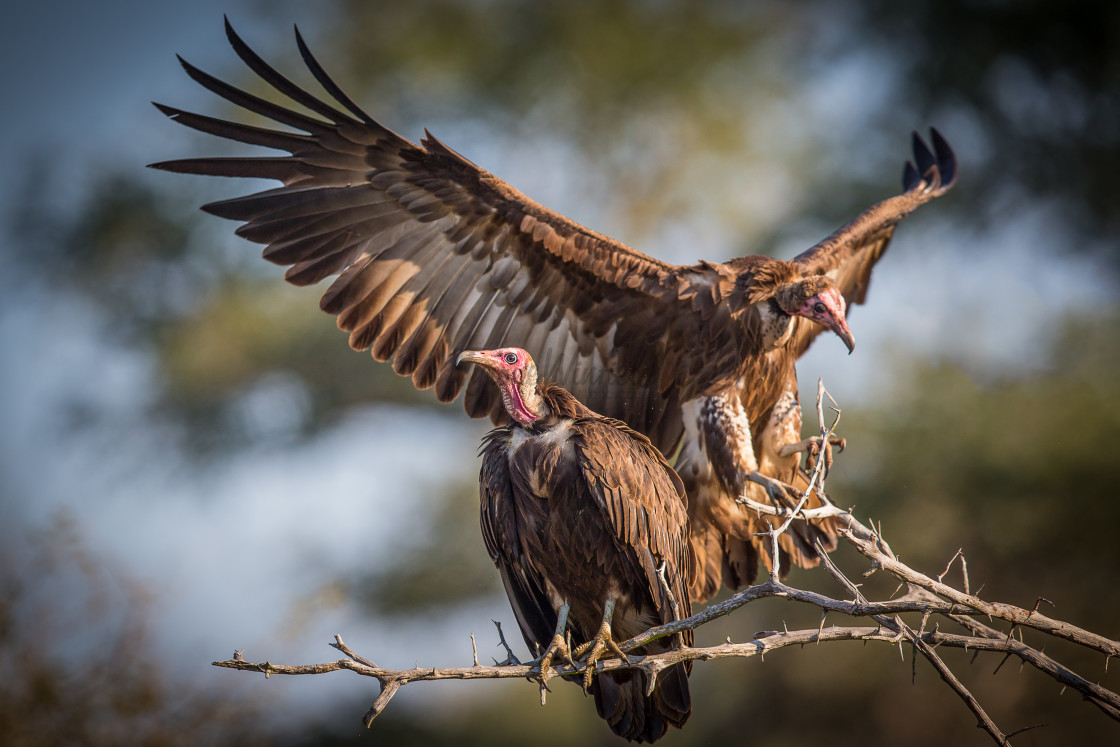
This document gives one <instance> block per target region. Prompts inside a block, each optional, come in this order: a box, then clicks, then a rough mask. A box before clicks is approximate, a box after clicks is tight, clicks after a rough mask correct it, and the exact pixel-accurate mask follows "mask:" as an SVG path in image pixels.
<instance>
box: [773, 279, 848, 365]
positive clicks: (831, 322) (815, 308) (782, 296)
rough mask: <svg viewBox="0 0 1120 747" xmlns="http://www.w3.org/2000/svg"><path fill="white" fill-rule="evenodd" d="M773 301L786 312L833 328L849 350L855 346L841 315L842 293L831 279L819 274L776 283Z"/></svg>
mask: <svg viewBox="0 0 1120 747" xmlns="http://www.w3.org/2000/svg"><path fill="white" fill-rule="evenodd" d="M774 301H775V302H777V304H778V308H780V309H781V310H782V311H784V312H785V313H787V314H789V315H790V316H803V317H805V318H806V319H809V320H810V321H814V322H816V323H818V324H821V325H823V326H824V327H826V328H828V329H830V330H832V331H833V332H835V333H836V336H837V337H839V338H840V339H841V340H842V341H843V342H844V346H845V347H847V348H848V352H849V353H850V352H852V351H853V350H854V349H855V347H856V338H855V336H854V335H852V330H851V329H850V328H849V327H848V320H847V319H846V318H845V311H846V304H845V303H844V296H843V294H841V293H840V290H839V289H838V288H837V287H836V285H835V283H833V282H832V281H831V280H829V279H828V278H826V277H824V276H823V275H812V276H810V277H807V278H802V279H801V280H797V281H794V282H792V283H788V284H786V285H782V286H780V287H779V288H778V289H777V290H776V291H775V292H774Z"/></svg>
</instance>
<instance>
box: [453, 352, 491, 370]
mask: <svg viewBox="0 0 1120 747" xmlns="http://www.w3.org/2000/svg"><path fill="white" fill-rule="evenodd" d="M463 363H477V364H479V365H480V366H486V367H487V368H493V366H494V362H493V361H491V360H490V358H489V356H487V355H486V353H485V352H483V351H481V350H464V351H463V352H461V353H459V355H458V356H456V357H455V365H456V366H461V365H462V364H463Z"/></svg>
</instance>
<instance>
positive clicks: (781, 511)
mask: <svg viewBox="0 0 1120 747" xmlns="http://www.w3.org/2000/svg"><path fill="white" fill-rule="evenodd" d="M826 397H827V398H828V400H829V401H830V402H832V410H833V412H834V413H835V417H834V418H833V421H832V424H831V425H830V426H828V427H825V425H824V423H825V418H824V412H823V402H824V399H825V398H826ZM839 417H840V410H839V409H838V408H837V407H836V406H835V402H834V401H833V400H832V397H831V396H829V395H828V392H827V391H826V390H825V389H824V386H823V384H820V383H818V388H817V418H818V422H819V423H820V424H821V425H820V440H819V441H818V442H817V443H818V445H819V449H820V451H819V454H818V458H817V459H816V460H815V463H814V465H813V470H812V474H811V481H810V484H809V487H808V488H807V489H806V491H805V492H804V493H803V494H802V495H801V496H800V500H799V501H798V502H797V504H796V505H795V506H794V507H792V508H787V507H785V506H781V505H778V506H775V505H769V504H764V503H758V502H756V501H753V500H750V499H749V498H747V497H743V498H742V499H741V500H740V503H742V504H743V505H745V506H747V507H748V508H750V509H751V510H754V511H757V512H758V513H759V514H764V515H769V516H773V517H775V518H776V519H778V520H781V523H780V524H779V525H777V526H773V527H771V529H770V531H769V532H768V534H769V536H770V552H771V555H772V558H771V560H772V565H771V568H778V567H780V566H779V563H778V558H779V552H780V549H779V543H778V538H779V537H780V536H781V534H782V533H784V532H785V531H787V530H788V529H789V527H790V526H791V525H792V523H793V522H794V521H818V520H820V519H825V518H839V519H840V520H841V521H842V522H843V523H844V525H845V528H844V529H843V530H841V532H840V536H841V537H842V538H843V539H844V540H845V541H846V543H847V544H848V545H850V546H851V547H853V548H854V549H855V550H856V552H858V553H859V554H860V555H862V556H864V557H865V558H867V559H868V560H869V561H871V566H870V569H869V570H868V571H867V572H866V573H865V575H871V574H872V573H874V572H876V571H880V570H881V571H884V572H885V573H888V574H890V575H891V576H893V577H895V578H897V579H898V580H899V582H900V586H899V589H901V588H902V587H905V588H906V593H905V594H903V595H901V596H897V597H893V598H891V599H888V600H886V601H870V600H868V599H867V598H866V597H865V596H864V594H863V592H862V591H860V588H859V586H858V585H857V584H855V583H853V582H852V581H851V580H850V579H849V578H848V577H847V576H846V575H844V573H842V572H841V571H840V570H839V569H838V568H837V567H836V565H835V564H834V563H833V562H832V560H831V558H830V557H829V556H828V555H827V554H826V553H824V551H823V549H822V548H820V547H818V548H817V551H818V554H819V555H820V558H821V561H822V564H823V565H824V567H825V569H826V570H827V571H828V573H829V574H830V575H831V576H832V577H833V578H834V579H835V580H836V581H837V583H838V584H839V585H840V587H841V588H842V589H843V590H844V592H845V594H847V595H849V596H850V597H851V598H850V600H844V599H838V598H833V597H829V596H826V595H824V594H820V593H817V592H813V591H807V590H803V589H798V588H796V587H792V586H789V585H787V584H785V583H784V582H783V581H782V580H781V579H779V578H778V577H777V575H776V574H771V576H770V578H769V579H768V580H766V581H765V582H763V583H760V584H757V585H754V586H750V587H748V588H746V589H743V590H742V591H740V592H739V593H737V594H735V595H733V596H731V597H729V598H728V599H726V600H724V601H722V602H719V603H717V604H712V605H709V606H708V607H705V608H704V609H702V610H700V611H699V612H697V613H696V614H694V615H692V616H691V617H687V618H684V619H680V620H676V621H674V622H672V623H668V624H666V625H661V626H658V627H655V628H651V629H650V630H647V631H646V632H644V633H642V634H640V635H638V636H635V637H634V638H631V639H630V640H628V641H625V642H623V643H622V644H620V647H621V648H622V650H623V651H626V652H629V651H632V650H634V649H636V648H639V647H641V646H644V645H645V644H647V643H649V642H651V641H654V640H656V639H658V638H663V637H665V636H670V635H675V634H677V633H679V632H681V631H683V630H695V629H697V628H699V627H700V626H702V625H704V624H706V623H709V622H711V621H712V620H715V619H716V618H719V617H723V616H725V615H728V614H730V613H731V612H733V611H734V610H736V609H738V608H739V607H742V606H744V605H746V604H749V603H750V602H753V601H755V600H757V599H762V598H766V597H780V598H783V599H788V600H790V601H792V602H800V603H802V604H807V605H810V606H813V607H817V608H818V609H820V610H821V621H820V625H819V626H818V627H816V628H813V629H805V630H793V631H790V630H783V631H780V632H774V631H767V632H764V633H757V634H755V637H754V638H753V639H752V640H750V641H747V642H745V643H732V642H731V641H730V639H728V640H727V641H726V642H724V643H722V644H720V645H717V646H709V647H701V648H679V649H675V650H672V651H668V652H665V653H661V654H657V655H650V656H629V657H628V661H625V662H624V661H621V660H619V659H617V658H616V659H610V660H601V661H599V662H598V663H597V664H596V667H595V668H596V671H597V672H602V671H607V670H612V669H619V668H627V667H629V668H635V669H641V670H642V671H643V672H645V674H646V676H647V677H649V678H651V681H652V677H653V676H654V675H656V674H657V672H659V671H661V670H662V669H664V668H665V667H668V666H672V665H673V664H676V663H678V662H681V661H685V660H693V661H696V660H699V661H707V660H709V659H723V658H731V657H737V658H749V657H752V656H759V657H762V656H765V654H766V653H767V652H769V651H774V650H777V649H781V648H786V647H788V646H804V645H805V644H808V643H813V644H820V643H822V642H832V641H864V642H867V641H875V642H881V643H886V644H888V645H894V646H898V647H899V649H900V652H901V650H902V647H903V646H910V647H911V648H912V649H913V650H914V651H915V652H916V653H917V654H920V655H921V656H922V657H923V658H925V659H926V660H927V661H929V663H930V664H931V665H932V666H933V668H934V670H935V671H937V673H938V675H939V676H940V677H941V678H942V680H944V681H945V683H946V684H947V685H949V687H950V688H951V689H952V690H953V691H954V692H955V693H956V694H957V695H958V697H960V698H961V700H962V701H963V702H964V703H965V705H966V706H967V707H968V708H969V710H971V711H972V713H973V714H974V715H975V716H976V719H977V726H979V727H980V728H982V729H984V730H985V731H986V732H987V733H988V734H989V735H990V736H991V738H992V739H993V740H994V741H995V742H996V743H997V744H1001V745H1006V744H1010V741H1009V739H1010V737H1011V736H1013V735H1014V734H1017V733H1019V732H1022V731H1024V730H1026V729H1029V728H1033V727H1031V726H1027V727H1024V728H1023V729H1019V730H1017V731H1015V732H1012V733H1010V734H1008V733H1004V732H1003V731H1001V730H1000V729H999V727H998V726H997V725H996V724H995V722H994V721H993V720H992V718H991V717H990V716H989V715H988V714H987V713H986V712H985V710H984V708H983V707H982V706H981V704H980V703H979V701H977V699H976V698H975V697H974V696H973V695H972V693H971V692H969V690H968V689H967V688H966V687H965V686H964V684H963V683H961V682H960V680H959V679H957V677H956V676H955V675H954V674H953V672H952V671H951V670H950V669H949V667H948V665H946V664H945V662H944V660H943V659H942V658H941V657H940V656H939V655H938V653H937V649H938V648H939V647H942V648H959V649H964V650H972V651H975V652H981V651H990V652H994V653H1001V654H1003V656H1004V659H1006V658H1008V657H1012V656H1014V657H1017V658H1018V659H1019V660H1020V661H1022V662H1023V663H1024V664H1030V665H1031V666H1033V667H1034V668H1035V669H1037V670H1038V671H1040V672H1042V673H1044V674H1046V675H1047V676H1049V677H1051V678H1053V679H1054V680H1055V681H1057V682H1059V683H1061V685H1062V686H1063V689H1064V688H1066V687H1070V688H1073V689H1075V690H1077V691H1078V692H1080V693H1081V694H1082V696H1083V698H1084V699H1085V700H1088V701H1089V702H1090V703H1092V704H1093V705H1095V706H1097V708H1099V709H1100V710H1101V711H1103V712H1104V713H1105V714H1106V715H1108V716H1109V717H1111V718H1112V719H1113V720H1115V721H1117V722H1120V695H1118V694H1117V693H1116V692H1114V691H1112V690H1109V689H1107V688H1105V687H1103V686H1101V685H1099V684H1097V683H1095V682H1091V681H1089V680H1087V679H1086V678H1084V677H1082V676H1081V675H1079V674H1077V673H1076V672H1074V671H1072V670H1071V669H1069V668H1068V667H1066V666H1064V665H1062V664H1061V663H1060V662H1059V661H1057V660H1056V659H1054V658H1052V657H1051V656H1048V655H1047V654H1045V653H1043V652H1042V650H1041V649H1037V648H1034V647H1033V646H1030V645H1028V644H1026V643H1024V642H1023V640H1022V634H1021V631H1022V629H1031V630H1034V631H1037V632H1039V633H1041V634H1045V635H1047V636H1052V637H1054V638H1059V639H1061V640H1064V641H1068V642H1070V643H1072V644H1075V645H1078V646H1081V647H1083V648H1086V649H1089V650H1090V651H1093V652H1096V653H1099V654H1102V655H1103V656H1104V666H1105V669H1107V666H1108V660H1109V659H1110V658H1112V657H1114V656H1117V657H1120V641H1115V640H1110V639H1108V638H1105V637H1104V636H1101V635H1098V634H1096V633H1093V632H1091V631H1088V630H1084V629H1082V628H1079V627H1077V626H1075V625H1071V624H1070V623H1067V622H1064V621H1061V620H1057V619H1054V618H1052V617H1049V616H1047V615H1044V614H1043V613H1041V612H1039V611H1038V607H1039V604H1040V603H1041V602H1043V601H1045V600H1042V599H1040V600H1039V601H1038V602H1036V603H1035V605H1034V607H1033V608H1031V609H1024V608H1021V607H1017V606H1015V605H1011V604H1004V603H1000V602H989V601H986V600H982V599H980V598H979V596H977V595H975V594H972V593H970V592H969V582H968V569H967V565H966V563H965V558H964V555H963V553H962V552H961V551H960V550H958V551H957V553H956V554H955V555H954V556H953V558H952V559H951V560H950V561H949V564H948V565H947V566H946V568H945V570H944V571H942V573H941V574H940V575H938V576H936V577H935V578H931V577H930V576H927V575H925V574H923V573H921V572H919V571H916V570H914V569H913V568H911V567H909V566H907V565H906V564H905V563H902V562H901V561H900V560H899V559H898V557H897V556H896V555H895V554H894V552H893V551H892V550H891V548H890V546H889V545H888V544H887V542H886V541H885V540H884V539H883V537H882V534H881V532H880V531H876V530H875V529H873V528H871V527H868V526H866V525H864V524H862V523H860V522H859V521H857V520H856V518H855V517H854V516H853V515H852V513H851V511H846V510H843V509H841V508H838V507H837V506H835V505H833V504H832V503H831V502H829V501H828V499H827V498H825V496H824V479H825V476H826V474H827V463H826V462H827V460H826V458H825V453H824V451H825V449H826V448H827V444H828V443H829V439H831V438H832V437H833V432H834V430H835V428H836V424H837V422H838V421H839ZM750 479H751V480H752V481H753V482H757V483H759V484H761V485H763V486H764V487H766V488H767V490H769V491H770V492H771V494H774V491H775V490H782V491H784V494H786V495H795V494H796V492H795V491H794V489H793V488H791V487H789V486H787V485H784V484H783V483H779V482H777V481H775V480H772V479H771V478H768V477H766V476H764V475H761V474H758V473H755V474H753V475H751V477H750ZM814 490H816V491H817V494H818V496H819V498H820V500H821V503H822V506H821V507H819V508H812V509H806V508H805V507H804V506H805V504H806V502H807V501H808V498H809V496H810V494H811V492H812V491H814ZM957 560H959V561H960V567H961V575H962V580H963V591H962V590H960V589H957V588H954V587H952V586H950V585H948V584H946V583H945V582H944V580H943V579H944V577H945V576H946V575H947V574H948V573H949V571H950V569H951V568H952V566H953V565H954V564H955V563H956V561H957ZM892 596H893V595H892ZM829 613H837V614H842V615H846V616H848V617H852V618H868V619H869V620H870V621H872V622H874V623H875V624H874V625H873V626H832V625H829V626H826V625H825V620H826V618H827V616H828V614H829ZM906 613H913V614H918V615H920V618H919V619H920V622H919V623H918V624H917V626H913V625H910V624H907V623H906V622H904V621H903V620H902V618H901V615H903V614H906ZM978 618H987V623H994V624H999V623H1000V622H1002V623H1006V624H1008V626H1009V627H1008V629H1007V630H1005V631H1001V630H999V629H997V628H995V627H992V626H991V625H989V624H987V623H986V622H981V621H980V619H978ZM931 621H933V622H932V625H931ZM937 621H944V622H947V623H952V624H953V626H954V627H958V628H960V629H962V630H963V631H964V632H963V633H948V632H942V631H941V630H940V628H939V625H938V622H937ZM495 625H497V627H498V636H499V639H500V645H502V646H503V647H504V649H505V652H506V658H505V660H503V661H502V662H497V661H495V662H494V664H493V665H492V666H487V665H482V664H480V663H479V661H478V651H477V647H476V646H475V643H474V636H473V634H472V635H471V649H472V655H473V664H472V665H471V666H469V667H430V668H427V667H425V668H420V667H419V666H417V667H414V668H412V669H385V668H383V667H380V666H378V665H377V664H375V663H374V662H373V661H371V660H369V659H367V658H364V657H362V656H359V655H358V654H356V653H355V652H354V651H352V650H351V649H350V648H349V647H348V646H347V645H346V644H345V643H344V642H343V640H342V638H341V637H340V636H335V641H334V642H333V643H331V644H330V645H331V646H333V647H334V648H336V649H338V650H339V651H341V652H342V653H343V654H344V655H345V658H342V659H338V660H337V661H330V662H325V663H322V664H308V665H281V664H272V663H271V662H267V661H266V662H263V663H254V662H248V661H245V659H244V658H243V657H242V656H241V652H240V651H238V652H236V653H235V654H234V656H233V658H232V659H229V660H227V661H216V662H213V664H214V666H218V667H226V668H230V669H240V670H243V671H250V672H258V673H263V674H264V675H265V676H266V677H268V676H270V675H273V674H285V675H299V674H323V673H325V672H335V671H340V670H349V671H352V672H355V673H356V674H359V675H362V676H365V677H372V678H374V679H376V680H377V681H378V682H379V683H380V685H381V692H380V694H379V695H378V697H377V698H376V700H375V701H374V703H373V705H372V706H371V707H370V708H369V710H368V711H367V712H366V714H365V717H364V719H363V720H364V723H365V724H366V726H369V725H370V724H371V723H372V722H373V720H374V719H375V718H376V717H377V716H378V714H380V713H381V712H382V711H383V710H384V709H385V707H386V706H387V705H388V704H389V701H390V700H392V698H393V696H394V695H395V694H396V693H397V691H398V690H400V688H401V687H403V686H404V685H407V684H409V683H411V682H422V681H432V680H468V679H510V678H517V679H521V678H527V679H530V680H536V681H539V680H540V678H541V674H542V673H541V672H540V668H539V665H538V663H537V661H533V662H529V663H527V664H523V663H521V662H519V661H518V659H517V657H516V656H514V654H513V651H512V650H511V649H510V647H509V645H508V644H507V643H506V641H505V636H504V634H503V633H502V629H501V625H500V624H499V623H497V622H495ZM1017 631H1018V632H1019V633H1020V635H1019V637H1016V636H1015V635H1014V634H1015V633H1016V632H1017ZM584 668H585V665H583V664H582V663H580V662H577V663H576V665H575V666H574V667H573V666H572V665H570V664H566V663H560V662H556V663H554V664H553V666H552V669H553V671H554V672H555V674H556V675H557V676H560V677H571V676H575V675H580V674H582V672H583V670H584Z"/></svg>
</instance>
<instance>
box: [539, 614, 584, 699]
mask: <svg viewBox="0 0 1120 747" xmlns="http://www.w3.org/2000/svg"><path fill="white" fill-rule="evenodd" d="M568 610H569V606H568V603H567V602H565V603H564V604H563V605H562V606H561V607H560V609H559V610H557V612H556V633H555V635H553V636H552V642H551V643H549V644H548V648H546V649H545V650H544V654H543V655H541V657H540V658H539V659H537V660H536V661H537V663H538V664H539V668H540V675H539V679H540V683H541V687H543V688H545V689H546V690H547V689H548V681H549V680H550V679H552V677H553V675H550V674H549V673H548V672H549V670H550V669H551V668H552V660H553V658H555V657H556V655H557V654H560V655H561V656H563V657H564V660H565V661H567V662H568V664H570V665H571V667H572V669H577V668H578V665H577V664H576V663H575V661H574V660H573V659H572V650H571V649H570V648H569V647H568V643H567V641H566V640H565V638H564V631H565V629H566V628H567V627H568Z"/></svg>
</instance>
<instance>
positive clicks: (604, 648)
mask: <svg viewBox="0 0 1120 747" xmlns="http://www.w3.org/2000/svg"><path fill="white" fill-rule="evenodd" d="M613 614H614V599H608V600H607V603H606V605H605V609H604V613H603V624H602V625H600V626H599V632H598V633H596V634H595V637H594V638H592V639H591V640H590V641H587V642H586V643H583V644H580V646H579V647H578V648H576V650H575V655H576V658H579V657H582V656H583V655H584V654H585V653H586V654H587V658H586V659H584V667H585V668H584V670H583V691H584V692H585V693H586V692H587V691H588V690H590V689H591V680H592V679H593V678H594V677H595V665H596V664H597V663H598V662H599V660H600V659H602V658H603V654H605V653H608V652H609V653H610V654H612V655H613V656H617V657H618V659H619V660H620V661H623V662H629V661H630V657H628V656H627V655H626V652H625V651H623V650H622V649H621V648H619V646H618V644H617V643H615V640H614V636H612V635H611V616H612V615H613Z"/></svg>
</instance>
